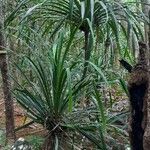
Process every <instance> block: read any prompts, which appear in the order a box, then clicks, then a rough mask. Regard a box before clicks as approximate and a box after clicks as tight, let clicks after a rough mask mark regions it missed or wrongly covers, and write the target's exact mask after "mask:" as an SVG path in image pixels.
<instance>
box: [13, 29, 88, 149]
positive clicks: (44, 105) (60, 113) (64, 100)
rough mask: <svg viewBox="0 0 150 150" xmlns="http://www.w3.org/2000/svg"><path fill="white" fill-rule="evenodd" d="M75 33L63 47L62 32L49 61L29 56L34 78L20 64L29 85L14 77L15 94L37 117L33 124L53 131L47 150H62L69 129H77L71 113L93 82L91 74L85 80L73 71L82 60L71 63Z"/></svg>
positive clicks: (23, 105) (46, 144) (34, 118)
mask: <svg viewBox="0 0 150 150" xmlns="http://www.w3.org/2000/svg"><path fill="white" fill-rule="evenodd" d="M75 32H76V29H75V30H73V31H72V32H71V36H70V40H69V42H68V43H67V45H66V48H64V47H63V33H61V34H60V37H59V38H58V40H57V41H56V44H54V46H53V47H52V50H51V51H50V54H49V61H48V62H42V60H37V61H33V60H31V59H30V58H26V62H27V64H28V65H29V67H30V68H32V72H33V76H34V81H31V80H30V79H29V78H28V76H27V75H26V73H25V72H24V71H23V69H21V68H20V67H19V66H18V67H17V68H18V69H19V70H20V72H21V74H22V76H23V77H24V78H25V80H26V85H22V84H20V83H19V82H17V81H16V79H14V80H15V81H16V82H17V85H18V87H17V88H16V89H15V90H14V94H15V97H16V99H17V101H18V102H19V104H20V105H21V106H22V107H23V108H24V109H25V110H26V111H27V113H28V116H29V117H30V118H31V119H32V120H33V121H32V122H31V123H33V122H36V123H38V124H41V125H43V127H44V128H45V129H47V130H48V131H49V133H48V138H46V143H45V144H44V148H43V149H45V150H51V149H54V148H55V149H57V148H58V149H59V147H60V145H61V144H60V143H61V142H62V139H65V138H67V130H74V126H75V125H71V123H70V122H69V120H68V117H67V116H68V114H69V113H71V112H72V110H73V108H74V107H73V106H74V105H75V103H76V101H77V100H78V99H77V95H78V94H79V93H80V92H81V91H82V90H83V89H84V88H85V86H87V85H88V84H89V83H90V80H89V77H87V78H85V79H84V80H81V79H79V80H77V79H76V78H75V76H74V75H73V73H75V72H74V69H75V68H76V67H77V64H78V62H76V61H75V62H72V63H68V61H67V58H66V57H67V52H68V50H69V47H70V45H71V43H72V40H73V36H74V34H75ZM45 60H47V59H45ZM68 137H69V136H68ZM62 143H63V142H62ZM65 143H66V142H65ZM65 145H67V143H66V144H65ZM64 149H66V148H64Z"/></svg>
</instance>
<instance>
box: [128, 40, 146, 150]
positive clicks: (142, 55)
mask: <svg viewBox="0 0 150 150" xmlns="http://www.w3.org/2000/svg"><path fill="white" fill-rule="evenodd" d="M146 56H147V46H146V44H144V43H142V42H140V43H139V60H138V63H137V64H136V65H135V66H134V67H133V68H132V70H131V74H130V80H129V82H128V89H129V96H130V106H131V121H130V127H131V130H130V131H129V136H130V142H131V148H132V150H145V149H144V147H143V142H144V133H145V129H146V126H147V119H148V118H147V103H148V91H149V71H148V58H147V57H146Z"/></svg>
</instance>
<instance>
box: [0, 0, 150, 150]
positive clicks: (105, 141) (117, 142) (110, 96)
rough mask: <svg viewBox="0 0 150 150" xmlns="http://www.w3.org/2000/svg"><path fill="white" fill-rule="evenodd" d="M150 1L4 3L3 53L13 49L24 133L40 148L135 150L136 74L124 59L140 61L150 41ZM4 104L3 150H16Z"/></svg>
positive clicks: (15, 95)
mask: <svg viewBox="0 0 150 150" xmlns="http://www.w3.org/2000/svg"><path fill="white" fill-rule="evenodd" d="M149 4H150V1H149V0H101V1H100V0H0V17H1V19H0V27H1V28H0V29H1V34H0V40H1V42H0V46H1V49H0V50H1V53H0V55H4V51H5V52H7V58H8V59H7V60H8V61H6V62H7V64H8V67H7V68H9V69H8V73H9V78H10V79H9V78H8V79H9V83H10V82H11V88H10V90H11V97H12V99H13V100H14V102H13V103H14V105H13V106H14V108H15V109H14V118H15V127H16V130H15V131H16V132H15V133H16V136H17V138H19V137H20V136H22V133H20V131H21V130H23V132H27V133H28V136H27V135H26V136H24V138H25V139H26V140H27V142H29V143H30V145H31V146H32V149H33V150H36V149H37V150H40V149H45V150H53V149H55V150H57V149H58V150H61V149H64V150H83V149H87V150H96V149H102V150H107V149H113V150H117V149H118V150H121V149H130V142H129V135H128V130H129V116H130V109H129V107H130V102H129V92H128V87H127V81H128V78H129V73H128V71H127V70H126V69H124V68H123V67H122V66H121V65H120V60H122V59H123V60H125V61H127V62H128V63H129V64H131V65H133V66H134V65H135V64H136V62H137V57H138V55H139V51H138V50H139V44H138V42H139V41H144V42H145V43H146V44H147V46H149V7H150V6H149ZM2 37H3V40H2ZM2 44H3V45H2ZM148 50H149V48H148ZM0 58H1V56H0ZM3 67H6V66H3ZM3 67H2V65H1V71H2V70H3V69H2V68H3ZM4 70H5V69H4ZM2 77H3V76H1V79H0V83H1V85H3V80H2V79H3V78H2ZM5 79H6V78H5ZM2 89H3V88H2V87H1V95H2V93H3V92H2ZM4 90H7V89H4ZM4 94H5V93H4ZM5 98H6V97H5ZM0 102H1V103H0V118H1V121H2V124H1V125H0V149H1V148H2V149H10V146H11V145H12V142H9V141H8V144H7V145H6V146H5V144H4V141H5V136H4V132H5V128H4V127H5V126H4V122H5V118H4V115H3V114H4V113H3V112H4V98H3V96H0ZM12 112H13V111H12ZM16 112H17V114H16ZM18 113H19V115H21V116H22V117H21V119H22V121H20V120H19V123H17V121H18V120H17V117H16V116H19V115H18ZM11 119H13V118H11ZM6 121H7V118H6ZM11 122H12V123H13V121H12V120H11ZM35 127H36V128H35ZM39 127H40V129H41V128H42V132H40V135H39V134H37V132H38V129H37V128H39ZM11 128H13V125H12V126H11ZM29 128H34V132H32V131H31V130H29ZM28 130H29V131H28ZM35 131H37V132H35ZM29 135H30V136H29ZM31 135H32V136H31ZM10 141H11V140H10Z"/></svg>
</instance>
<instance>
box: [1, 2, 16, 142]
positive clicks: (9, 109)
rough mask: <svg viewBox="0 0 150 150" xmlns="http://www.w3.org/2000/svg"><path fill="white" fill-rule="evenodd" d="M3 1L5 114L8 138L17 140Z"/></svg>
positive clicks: (2, 70) (2, 52)
mask: <svg viewBox="0 0 150 150" xmlns="http://www.w3.org/2000/svg"><path fill="white" fill-rule="evenodd" d="M2 8H3V7H2V3H1V5H0V69H1V74H2V81H3V92H4V99H5V116H6V138H7V139H8V138H12V139H13V140H15V130H14V127H15V126H14V109H13V100H12V97H11V92H10V81H9V75H8V65H7V57H6V52H5V51H4V48H5V40H4V34H3V18H4V14H3V12H2Z"/></svg>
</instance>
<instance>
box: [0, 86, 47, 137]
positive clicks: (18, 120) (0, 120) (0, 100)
mask: <svg viewBox="0 0 150 150" xmlns="http://www.w3.org/2000/svg"><path fill="white" fill-rule="evenodd" d="M14 119H15V128H18V127H21V126H23V125H24V124H27V123H29V122H30V121H31V120H30V119H29V118H28V117H27V115H26V112H25V111H24V110H23V109H22V108H21V107H20V106H19V105H18V104H17V102H16V101H15V100H14ZM0 130H5V105H4V96H3V92H2V90H1V88H0ZM45 134H46V131H45V130H44V129H43V127H42V126H40V125H39V124H32V125H30V126H28V127H27V128H24V129H21V130H19V131H17V132H16V136H17V138H19V137H25V136H28V135H41V136H44V135H45Z"/></svg>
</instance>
